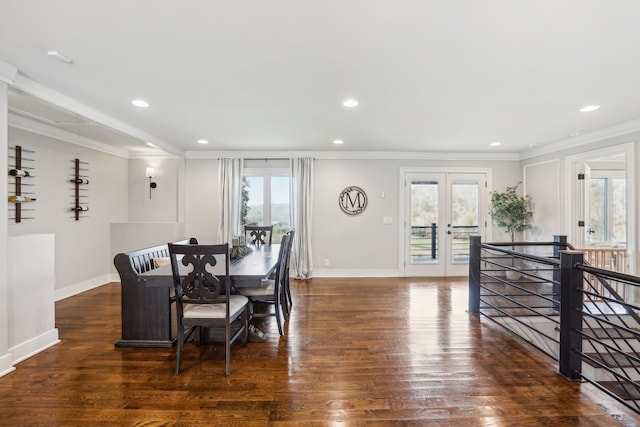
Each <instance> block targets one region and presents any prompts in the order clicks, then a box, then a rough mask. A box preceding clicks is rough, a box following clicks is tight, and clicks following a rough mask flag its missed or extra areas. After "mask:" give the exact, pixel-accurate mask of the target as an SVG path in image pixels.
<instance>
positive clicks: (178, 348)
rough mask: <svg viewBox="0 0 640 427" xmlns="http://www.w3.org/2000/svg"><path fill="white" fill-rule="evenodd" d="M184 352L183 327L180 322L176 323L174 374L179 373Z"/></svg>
mask: <svg viewBox="0 0 640 427" xmlns="http://www.w3.org/2000/svg"><path fill="white" fill-rule="evenodd" d="M183 350H184V326H183V325H182V322H178V345H177V346H176V371H175V374H176V375H178V374H179V373H180V369H181V368H182V352H183Z"/></svg>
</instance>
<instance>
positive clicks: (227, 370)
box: [224, 319, 231, 376]
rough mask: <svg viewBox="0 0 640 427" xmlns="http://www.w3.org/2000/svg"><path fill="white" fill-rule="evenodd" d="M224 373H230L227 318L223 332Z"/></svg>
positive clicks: (229, 334) (229, 331)
mask: <svg viewBox="0 0 640 427" xmlns="http://www.w3.org/2000/svg"><path fill="white" fill-rule="evenodd" d="M224 374H225V375H227V376H228V375H230V374H231V327H230V325H229V319H227V327H226V332H225V343H224Z"/></svg>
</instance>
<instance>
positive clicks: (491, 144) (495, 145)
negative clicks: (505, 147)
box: [489, 141, 502, 147]
mask: <svg viewBox="0 0 640 427" xmlns="http://www.w3.org/2000/svg"><path fill="white" fill-rule="evenodd" d="M489 145H490V146H492V147H497V146H498V145H502V143H501V142H500V141H493V142H491V143H489Z"/></svg>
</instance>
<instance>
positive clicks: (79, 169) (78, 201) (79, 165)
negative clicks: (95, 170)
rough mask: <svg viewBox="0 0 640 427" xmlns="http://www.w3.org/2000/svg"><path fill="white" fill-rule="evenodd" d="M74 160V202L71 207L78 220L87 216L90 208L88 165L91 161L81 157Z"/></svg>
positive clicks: (72, 176) (72, 177) (72, 180)
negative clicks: (88, 161)
mask: <svg viewBox="0 0 640 427" xmlns="http://www.w3.org/2000/svg"><path fill="white" fill-rule="evenodd" d="M72 162H73V166H72V169H73V173H72V175H71V179H70V181H71V183H72V184H73V201H74V204H73V206H72V207H71V211H72V212H73V215H74V217H75V220H76V221H78V220H80V218H87V217H88V215H87V211H88V210H89V200H88V199H89V194H88V193H87V192H88V188H87V187H86V186H87V185H88V184H89V168H88V167H87V166H88V165H89V163H87V162H81V161H80V159H74V160H72Z"/></svg>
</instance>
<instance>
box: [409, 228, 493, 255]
mask: <svg viewBox="0 0 640 427" xmlns="http://www.w3.org/2000/svg"><path fill="white" fill-rule="evenodd" d="M438 227H439V226H438V225H437V224H436V223H432V224H431V225H412V226H411V256H412V258H414V259H422V260H436V259H438V250H439V247H440V245H439V242H438ZM479 229H480V227H479V226H477V225H454V226H451V227H449V230H448V233H449V234H450V235H451V256H452V258H453V259H454V260H462V261H466V260H467V259H469V236H470V235H472V234H476V233H478V231H479Z"/></svg>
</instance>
